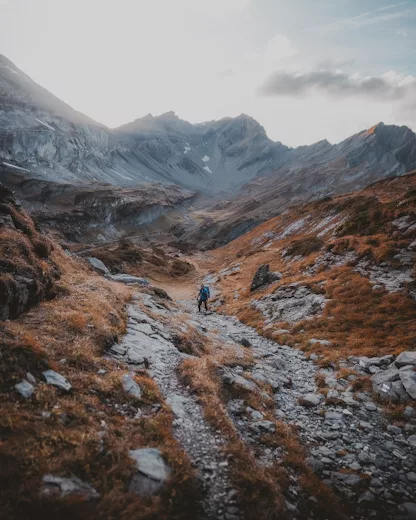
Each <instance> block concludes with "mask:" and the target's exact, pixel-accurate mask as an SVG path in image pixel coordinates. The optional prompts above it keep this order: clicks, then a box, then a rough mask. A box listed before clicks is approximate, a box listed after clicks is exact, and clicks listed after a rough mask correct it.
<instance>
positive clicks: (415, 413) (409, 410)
mask: <svg viewBox="0 0 416 520" xmlns="http://www.w3.org/2000/svg"><path fill="white" fill-rule="evenodd" d="M403 415H404V416H405V417H407V418H408V419H412V418H414V417H416V410H415V409H414V408H413V407H412V406H406V408H405V409H404V412H403Z"/></svg>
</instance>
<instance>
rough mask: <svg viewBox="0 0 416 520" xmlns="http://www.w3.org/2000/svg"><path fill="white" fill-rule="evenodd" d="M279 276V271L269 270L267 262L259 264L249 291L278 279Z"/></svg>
mask: <svg viewBox="0 0 416 520" xmlns="http://www.w3.org/2000/svg"><path fill="white" fill-rule="evenodd" d="M281 278H282V274H281V273H278V272H276V273H272V272H270V267H269V265H268V264H263V265H260V266H259V268H258V269H257V271H256V274H255V275H254V277H253V281H252V282H251V286H250V291H255V290H256V289H258V288H259V287H262V286H263V285H267V284H269V283H272V282H274V281H276V280H280V279H281Z"/></svg>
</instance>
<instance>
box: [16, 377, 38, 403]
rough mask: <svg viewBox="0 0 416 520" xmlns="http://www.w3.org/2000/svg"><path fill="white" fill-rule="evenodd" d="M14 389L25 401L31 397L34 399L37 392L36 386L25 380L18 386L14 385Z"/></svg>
mask: <svg viewBox="0 0 416 520" xmlns="http://www.w3.org/2000/svg"><path fill="white" fill-rule="evenodd" d="M14 388H15V390H16V392H18V393H19V394H20V395H21V396H22V397H24V398H25V399H29V398H30V397H32V394H33V392H34V391H35V388H34V386H33V385H31V384H30V383H29V382H28V381H26V380H25V379H23V381H21V382H20V383H17V385H14Z"/></svg>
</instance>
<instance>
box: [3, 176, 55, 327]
mask: <svg viewBox="0 0 416 520" xmlns="http://www.w3.org/2000/svg"><path fill="white" fill-rule="evenodd" d="M52 248H53V244H52V242H51V241H50V240H49V239H48V238H46V237H45V236H43V235H42V234H41V233H40V230H39V228H37V227H36V225H35V224H34V222H33V220H32V219H31V218H30V217H29V216H28V215H27V213H25V212H24V211H23V210H22V209H21V206H20V204H19V203H18V202H17V201H16V199H15V198H14V196H13V194H12V192H11V191H10V190H8V189H7V188H5V187H4V186H2V185H1V184H0V302H1V303H0V320H7V319H13V318H16V317H17V316H19V315H20V314H22V313H23V312H24V311H26V310H27V309H29V308H30V307H33V306H34V305H36V304H38V303H39V302H40V301H42V300H44V299H52V298H54V297H55V296H56V294H57V292H58V290H57V288H56V283H55V282H56V281H57V279H58V278H59V276H60V271H59V268H58V267H57V266H56V265H55V264H54V262H53V261H52V260H51V258H50V254H51V250H52Z"/></svg>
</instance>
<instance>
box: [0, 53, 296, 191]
mask: <svg viewBox="0 0 416 520" xmlns="http://www.w3.org/2000/svg"><path fill="white" fill-rule="evenodd" d="M289 152H290V150H289V148H287V147H285V146H283V145H282V144H280V143H274V142H272V141H271V140H270V139H268V137H267V135H266V133H265V131H264V128H262V127H261V126H260V125H259V124H258V123H257V122H256V121H254V120H253V119H251V118H250V117H248V116H245V115H241V116H239V117H237V118H234V119H232V118H225V119H222V120H221V121H213V122H209V123H203V124H198V125H193V124H191V123H188V122H186V121H182V120H180V119H179V118H178V117H177V116H176V115H175V114H174V113H172V112H169V113H167V114H163V115H161V116H158V117H153V116H151V115H148V116H145V117H143V118H141V119H137V120H136V121H134V122H132V123H129V124H127V125H124V126H121V127H120V128H117V129H115V130H110V129H108V128H106V127H104V126H103V125H100V124H98V123H96V122H94V121H92V120H91V119H89V118H88V117H86V116H84V115H82V114H80V113H78V112H76V111H75V110H73V109H72V108H70V107H69V106H68V105H66V104H65V103H63V102H62V101H60V100H59V99H58V98H56V97H55V96H53V95H52V94H50V93H49V92H48V91H47V90H45V89H43V88H42V87H40V86H39V85H37V84H36V83H35V82H34V81H32V80H31V79H30V78H29V77H28V76H26V75H25V74H24V73H23V72H22V71H20V70H19V69H17V68H16V67H15V65H14V64H13V63H12V62H10V61H9V60H7V59H6V58H4V57H2V56H0V163H1V162H2V163H5V164H6V165H8V166H9V167H15V169H17V170H20V171H21V172H25V173H26V174H27V175H30V176H32V177H37V178H42V179H45V180H51V181H57V182H62V181H63V182H71V183H78V184H79V183H91V182H97V181H98V182H104V183H109V184H113V185H118V186H136V185H137V184H139V183H143V182H148V181H161V182H164V183H175V184H179V185H181V186H183V187H186V188H191V189H197V190H200V191H202V192H205V193H210V194H212V193H218V192H221V191H229V190H232V189H235V188H236V187H237V186H240V185H242V184H244V183H245V182H247V181H249V180H250V179H252V178H253V177H254V176H256V175H257V174H258V173H261V172H270V171H272V170H273V169H274V168H276V166H278V165H280V164H281V163H283V161H284V158H285V157H286V156H287V155H288V153H289ZM10 165H11V166H10Z"/></svg>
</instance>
